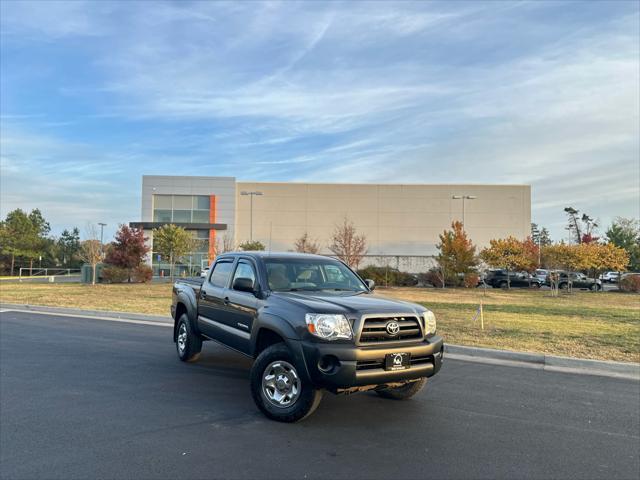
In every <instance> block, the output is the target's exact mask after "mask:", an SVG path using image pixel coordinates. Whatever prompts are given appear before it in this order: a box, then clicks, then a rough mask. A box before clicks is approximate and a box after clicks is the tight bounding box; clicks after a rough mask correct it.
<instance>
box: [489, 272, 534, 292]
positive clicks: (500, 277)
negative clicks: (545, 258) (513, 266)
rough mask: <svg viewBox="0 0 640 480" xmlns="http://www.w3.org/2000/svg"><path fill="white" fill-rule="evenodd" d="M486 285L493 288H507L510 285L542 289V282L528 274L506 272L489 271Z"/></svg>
mask: <svg viewBox="0 0 640 480" xmlns="http://www.w3.org/2000/svg"><path fill="white" fill-rule="evenodd" d="M484 283H486V284H487V285H489V286H490V287H493V288H507V286H509V284H510V285H511V286H512V287H516V288H522V287H525V288H540V287H541V286H542V282H541V281H540V280H539V279H538V278H537V277H534V276H532V275H530V274H529V273H527V272H509V273H508V277H507V271H506V270H489V271H488V272H487V274H486V275H485V277H484Z"/></svg>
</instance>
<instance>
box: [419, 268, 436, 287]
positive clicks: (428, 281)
mask: <svg viewBox="0 0 640 480" xmlns="http://www.w3.org/2000/svg"><path fill="white" fill-rule="evenodd" d="M418 280H419V282H420V283H421V284H423V285H432V286H434V287H436V288H441V287H442V274H441V273H440V272H439V271H438V270H429V271H428V272H425V273H419V274H418Z"/></svg>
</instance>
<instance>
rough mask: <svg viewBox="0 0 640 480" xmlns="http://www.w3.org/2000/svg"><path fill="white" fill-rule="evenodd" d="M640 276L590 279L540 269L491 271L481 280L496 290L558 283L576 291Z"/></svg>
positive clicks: (612, 275) (608, 275) (605, 275)
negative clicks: (530, 270) (531, 271)
mask: <svg viewBox="0 0 640 480" xmlns="http://www.w3.org/2000/svg"><path fill="white" fill-rule="evenodd" d="M633 275H640V274H638V273H633V272H629V273H622V274H620V273H619V272H605V273H603V274H602V275H600V277H599V278H597V279H596V278H589V277H587V276H586V275H585V274H584V273H580V272H564V271H550V270H545V269H538V270H536V271H535V273H534V274H533V275H532V274H529V273H528V272H509V273H508V274H507V271H506V270H489V271H488V272H487V274H486V275H485V276H484V277H483V278H482V279H481V281H480V284H481V285H482V282H484V284H486V285H488V286H490V287H494V288H506V287H507V286H508V285H509V284H511V286H512V287H525V288H540V287H542V286H544V285H546V286H549V287H550V286H551V284H552V282H554V283H557V285H558V288H560V289H566V288H568V287H569V285H571V287H572V288H576V289H588V290H601V289H602V285H603V283H618V282H620V281H622V280H623V279H625V278H626V277H628V276H633Z"/></svg>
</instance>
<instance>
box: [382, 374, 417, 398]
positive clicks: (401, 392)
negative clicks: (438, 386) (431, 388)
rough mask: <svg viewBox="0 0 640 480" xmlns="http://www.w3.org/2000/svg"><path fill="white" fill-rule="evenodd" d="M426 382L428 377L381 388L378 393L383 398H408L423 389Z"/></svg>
mask: <svg viewBox="0 0 640 480" xmlns="http://www.w3.org/2000/svg"><path fill="white" fill-rule="evenodd" d="M426 384H427V379H426V378H421V379H420V380H418V381H417V382H411V383H407V384H406V385H402V386H401V387H394V388H381V389H380V390H376V393H377V394H378V395H380V396H381V397H382V398H388V399H390V400H407V399H409V398H411V397H413V396H414V395H415V394H416V393H418V392H419V391H420V390H422V389H423V388H424V386H425V385H426Z"/></svg>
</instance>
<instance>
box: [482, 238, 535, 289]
mask: <svg viewBox="0 0 640 480" xmlns="http://www.w3.org/2000/svg"><path fill="white" fill-rule="evenodd" d="M480 257H481V258H482V259H483V260H484V261H485V262H487V264H489V266H491V267H496V268H503V269H505V270H506V271H507V288H511V280H510V275H509V272H511V271H518V270H526V271H529V272H531V271H533V270H535V268H536V266H537V265H538V246H537V245H536V244H535V243H533V241H532V240H531V238H527V239H526V240H524V241H520V240H518V239H517V238H514V237H508V238H504V239H497V240H491V241H490V242H489V247H487V248H485V249H484V250H482V252H480Z"/></svg>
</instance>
